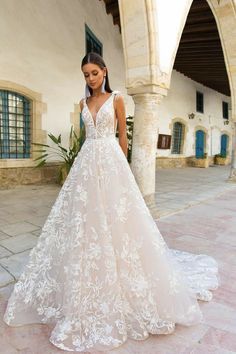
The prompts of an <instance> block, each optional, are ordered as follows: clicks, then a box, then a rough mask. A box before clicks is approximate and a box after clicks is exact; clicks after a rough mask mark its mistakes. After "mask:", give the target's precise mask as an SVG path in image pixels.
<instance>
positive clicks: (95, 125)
mask: <svg viewBox="0 0 236 354" xmlns="http://www.w3.org/2000/svg"><path fill="white" fill-rule="evenodd" d="M112 94H113V92H111V94H110V96H109V97H108V98H107V99H106V100H105V101H104V102H103V104H102V105H101V106H100V108H99V110H98V111H97V113H96V115H95V120H94V119H93V115H92V113H91V111H90V109H89V106H88V104H87V102H86V99H85V105H86V107H87V110H88V112H89V114H90V117H91V119H92V121H93V125H94V128H96V127H97V116H98V113H99V112H100V111H101V109H102V108H103V106H104V105H105V104H106V103H107V101H109V99H110V98H111V96H112Z"/></svg>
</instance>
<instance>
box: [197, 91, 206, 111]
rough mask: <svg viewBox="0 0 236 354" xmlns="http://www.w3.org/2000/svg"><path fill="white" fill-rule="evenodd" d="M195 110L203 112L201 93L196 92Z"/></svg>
mask: <svg viewBox="0 0 236 354" xmlns="http://www.w3.org/2000/svg"><path fill="white" fill-rule="evenodd" d="M196 111H197V112H200V113H203V112H204V100H203V93H201V92H198V91H197V92H196Z"/></svg>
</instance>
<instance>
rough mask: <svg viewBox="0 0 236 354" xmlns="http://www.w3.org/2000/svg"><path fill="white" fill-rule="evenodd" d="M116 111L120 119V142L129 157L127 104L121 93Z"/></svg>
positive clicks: (116, 102) (117, 98)
mask: <svg viewBox="0 0 236 354" xmlns="http://www.w3.org/2000/svg"><path fill="white" fill-rule="evenodd" d="M115 113H116V117H117V120H118V131H119V144H120V146H121V148H122V150H123V152H124V154H125V156H126V157H127V153H128V140H127V131H126V116H125V104H124V99H123V97H122V96H121V95H119V96H117V97H116V99H115Z"/></svg>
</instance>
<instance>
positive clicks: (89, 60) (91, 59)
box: [81, 52, 112, 95]
mask: <svg viewBox="0 0 236 354" xmlns="http://www.w3.org/2000/svg"><path fill="white" fill-rule="evenodd" d="M86 64H96V65H97V66H99V68H100V69H104V68H106V64H105V62H104V60H103V58H102V57H101V56H100V55H99V54H97V53H94V52H90V53H88V54H86V55H85V57H84V58H83V60H82V63H81V68H82V67H83V66H84V65H86ZM105 90H106V92H109V93H111V92H112V89H111V88H110V84H109V78H108V71H106V83H105ZM89 92H90V94H91V95H92V94H93V90H92V89H91V87H89Z"/></svg>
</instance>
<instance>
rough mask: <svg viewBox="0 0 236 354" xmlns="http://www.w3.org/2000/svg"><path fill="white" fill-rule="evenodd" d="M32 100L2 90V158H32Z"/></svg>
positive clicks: (0, 152)
mask: <svg viewBox="0 0 236 354" xmlns="http://www.w3.org/2000/svg"><path fill="white" fill-rule="evenodd" d="M30 110H31V104H30V100H28V99H27V98H26V97H24V96H22V95H20V94H18V93H16V92H11V91H5V90H0V158H1V159H15V158H29V157H30Z"/></svg>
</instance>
